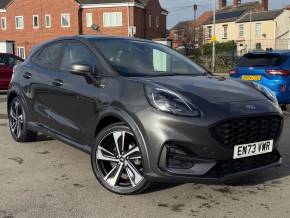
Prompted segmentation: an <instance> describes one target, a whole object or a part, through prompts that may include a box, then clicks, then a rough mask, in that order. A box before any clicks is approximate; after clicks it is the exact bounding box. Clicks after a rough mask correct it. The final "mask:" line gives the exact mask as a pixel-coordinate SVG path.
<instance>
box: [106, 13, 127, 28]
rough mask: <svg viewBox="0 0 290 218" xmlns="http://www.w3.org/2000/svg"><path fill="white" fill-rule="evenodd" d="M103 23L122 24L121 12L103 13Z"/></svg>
mask: <svg viewBox="0 0 290 218" xmlns="http://www.w3.org/2000/svg"><path fill="white" fill-rule="evenodd" d="M103 25H104V26H105V27H114V26H122V25H123V14H122V12H108V13H104V14H103Z"/></svg>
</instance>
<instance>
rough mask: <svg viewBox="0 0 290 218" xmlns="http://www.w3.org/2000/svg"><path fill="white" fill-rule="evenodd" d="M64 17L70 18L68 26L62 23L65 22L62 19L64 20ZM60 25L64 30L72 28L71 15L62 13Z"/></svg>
mask: <svg viewBox="0 0 290 218" xmlns="http://www.w3.org/2000/svg"><path fill="white" fill-rule="evenodd" d="M64 16H68V25H63V22H62V21H63V20H62V18H63V17H64ZM60 25H61V27H62V28H70V26H71V21H70V13H62V14H61V15H60Z"/></svg>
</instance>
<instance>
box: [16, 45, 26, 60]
mask: <svg viewBox="0 0 290 218" xmlns="http://www.w3.org/2000/svg"><path fill="white" fill-rule="evenodd" d="M17 55H18V56H19V57H21V58H23V59H25V48H24V47H17Z"/></svg>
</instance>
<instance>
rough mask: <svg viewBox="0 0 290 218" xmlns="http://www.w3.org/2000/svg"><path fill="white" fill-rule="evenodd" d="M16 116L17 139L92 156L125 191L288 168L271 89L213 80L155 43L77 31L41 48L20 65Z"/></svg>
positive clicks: (107, 181) (99, 172) (12, 107)
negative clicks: (54, 143)
mask: <svg viewBox="0 0 290 218" xmlns="http://www.w3.org/2000/svg"><path fill="white" fill-rule="evenodd" d="M8 113H9V122H10V131H11V134H12V136H13V138H14V139H15V140H16V141H18V142H26V141H31V140H35V139H36V136H37V134H38V133H39V132H41V133H44V134H47V135H49V136H51V137H53V138H55V139H58V140H61V141H63V142H65V143H67V144H70V145H72V146H74V147H77V148H79V149H81V150H83V151H86V152H88V153H90V154H91V164H92V169H93V172H94V173H95V176H96V178H97V179H98V181H99V182H100V183H101V184H102V185H103V186H104V187H105V188H107V189H108V190H110V191H112V192H115V193H119V194H134V193H139V192H141V191H143V190H145V189H146V188H147V187H148V186H149V185H150V183H152V182H182V183H184V182H198V181H200V182H202V181H224V180H227V179H233V178H236V177H239V176H244V175H247V174H249V173H254V172H256V171H259V170H262V169H265V168H268V167H273V166H279V165H280V164H281V156H280V154H279V151H278V143H279V138H280V135H281V131H282V126H283V117H282V113H281V110H280V108H279V106H278V103H277V100H276V97H275V95H274V94H273V93H272V92H271V91H269V89H267V88H266V87H264V86H261V85H259V84H256V83H253V82H249V81H236V80H231V79H226V78H223V77H218V76H213V75H211V74H210V73H209V72H207V71H205V70H204V68H202V67H200V66H199V65H197V64H195V63H194V62H192V61H191V60H189V59H187V58H186V57H184V56H182V55H181V54H179V53H177V52H175V51H174V50H172V49H170V48H168V47H166V46H163V45H160V44H156V43H153V42H150V41H145V40H139V39H129V38H120V37H105V36H99V37H96V36H75V37H66V38H59V39H56V40H53V41H50V42H47V43H44V44H42V45H39V46H38V47H36V48H34V49H33V51H32V52H31V54H30V56H29V57H28V58H27V60H26V61H25V62H24V63H22V64H20V65H17V67H15V68H14V74H13V78H12V81H11V83H10V87H9V92H8ZM75 161H77V160H75Z"/></svg>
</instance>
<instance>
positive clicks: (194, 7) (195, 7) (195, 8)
mask: <svg viewBox="0 0 290 218" xmlns="http://www.w3.org/2000/svg"><path fill="white" fill-rule="evenodd" d="M193 11H194V24H193V25H194V26H193V47H194V48H195V45H196V11H197V4H194V5H193Z"/></svg>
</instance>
